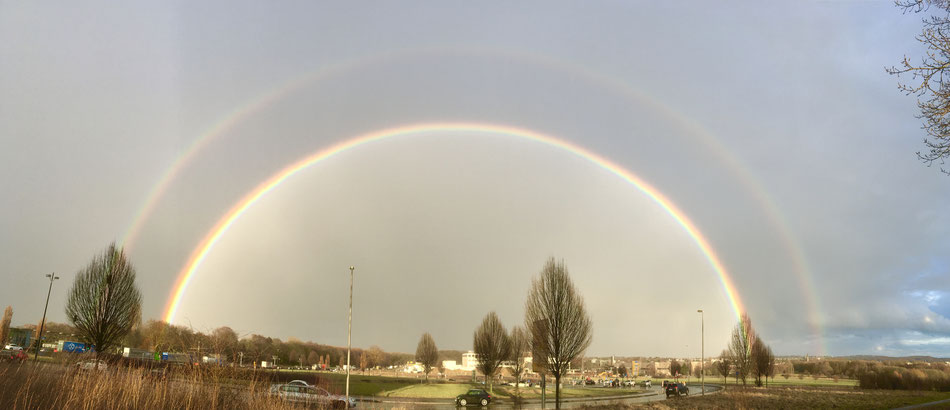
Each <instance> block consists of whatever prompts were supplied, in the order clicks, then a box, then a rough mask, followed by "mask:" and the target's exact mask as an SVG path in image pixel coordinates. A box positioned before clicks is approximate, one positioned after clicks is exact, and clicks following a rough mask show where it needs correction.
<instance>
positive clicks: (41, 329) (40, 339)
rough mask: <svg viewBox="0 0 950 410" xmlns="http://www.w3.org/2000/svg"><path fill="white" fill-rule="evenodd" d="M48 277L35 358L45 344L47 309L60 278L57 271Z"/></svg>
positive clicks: (47, 275)
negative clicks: (57, 280)
mask: <svg viewBox="0 0 950 410" xmlns="http://www.w3.org/2000/svg"><path fill="white" fill-rule="evenodd" d="M46 277H47V278H49V290H47V291H46V306H44V307H43V321H41V322H40V328H39V329H37V335H36V353H35V354H34V355H33V360H38V359H39V358H40V347H42V346H43V329H45V328H46V310H47V309H49V295H50V294H51V293H53V281H54V280H56V279H59V276H56V272H53V273H47V274H46ZM97 350H98V349H97ZM27 354H29V353H27Z"/></svg>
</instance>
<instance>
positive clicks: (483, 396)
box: [455, 389, 491, 406]
mask: <svg viewBox="0 0 950 410" xmlns="http://www.w3.org/2000/svg"><path fill="white" fill-rule="evenodd" d="M475 403H478V404H480V405H482V406H487V405H488V404H489V403H491V395H490V394H488V392H487V391H485V390H482V389H470V390H469V391H468V392H466V393H465V394H460V395H458V396H456V397H455V404H456V405H458V406H467V405H469V404H475Z"/></svg>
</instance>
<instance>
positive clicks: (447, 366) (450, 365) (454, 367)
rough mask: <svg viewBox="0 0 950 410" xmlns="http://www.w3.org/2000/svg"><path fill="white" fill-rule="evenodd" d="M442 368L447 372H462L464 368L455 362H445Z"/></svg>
mask: <svg viewBox="0 0 950 410" xmlns="http://www.w3.org/2000/svg"><path fill="white" fill-rule="evenodd" d="M442 368H443V369H445V370H461V369H462V366H459V364H458V362H456V361H455V360H443V361H442Z"/></svg>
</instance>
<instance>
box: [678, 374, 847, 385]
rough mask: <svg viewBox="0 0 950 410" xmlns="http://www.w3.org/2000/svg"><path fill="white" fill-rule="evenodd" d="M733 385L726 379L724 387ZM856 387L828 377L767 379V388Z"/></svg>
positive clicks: (718, 380)
mask: <svg viewBox="0 0 950 410" xmlns="http://www.w3.org/2000/svg"><path fill="white" fill-rule="evenodd" d="M694 380H695V379H690V383H691V384H692V383H693V381H694ZM706 382H711V383H716V384H722V378H721V377H719V378H716V379H710V378H708V377H707V378H706ZM746 383H747V385H748V386H754V385H755V380H753V379H748V380H746ZM734 385H736V379H735V378H731V379H728V382H727V383H726V386H727V387H728V386H734ZM739 385H740V386H741V385H742V382H741V381H740V382H739ZM857 385H858V381H857V380H856V379H838V380H837V381H835V379H832V378H828V377H819V378H818V379H813V378H811V377H803V378H801V379H799V378H798V376H791V377H789V378H788V379H787V380H786V379H785V378H784V377H776V378H774V379H769V386H825V387H833V386H841V387H854V386H857Z"/></svg>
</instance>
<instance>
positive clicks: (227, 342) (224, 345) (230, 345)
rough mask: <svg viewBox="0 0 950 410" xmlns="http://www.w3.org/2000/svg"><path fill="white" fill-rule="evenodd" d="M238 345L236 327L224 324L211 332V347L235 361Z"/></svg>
mask: <svg viewBox="0 0 950 410" xmlns="http://www.w3.org/2000/svg"><path fill="white" fill-rule="evenodd" d="M237 347H238V335H237V332H235V331H234V329H231V328H230V327H227V326H222V327H219V328H217V329H214V331H212V332H211V348H212V350H213V351H214V352H215V353H217V354H220V355H224V356H225V357H228V358H229V359H230V360H231V361H232V362H234V361H235V360H234V358H235V355H237Z"/></svg>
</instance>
